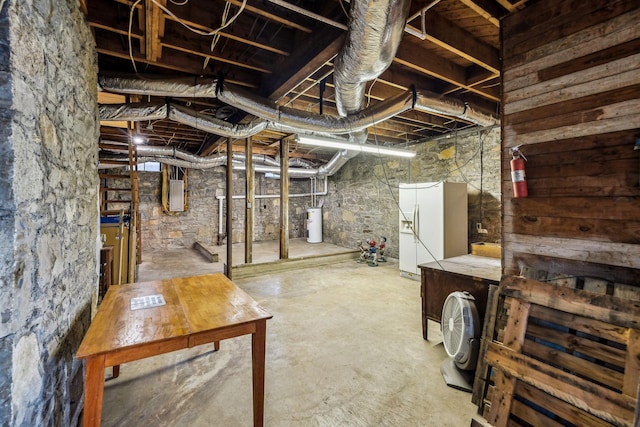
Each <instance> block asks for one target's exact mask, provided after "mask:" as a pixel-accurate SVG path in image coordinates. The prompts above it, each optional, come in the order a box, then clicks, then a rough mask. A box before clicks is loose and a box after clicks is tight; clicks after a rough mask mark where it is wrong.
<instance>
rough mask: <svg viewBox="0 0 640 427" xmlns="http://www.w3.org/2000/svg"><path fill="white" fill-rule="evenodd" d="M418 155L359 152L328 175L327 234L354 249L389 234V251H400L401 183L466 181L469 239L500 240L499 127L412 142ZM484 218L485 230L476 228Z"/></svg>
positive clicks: (393, 255)
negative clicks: (411, 157)
mask: <svg viewBox="0 0 640 427" xmlns="http://www.w3.org/2000/svg"><path fill="white" fill-rule="evenodd" d="M413 149H415V150H416V151H417V155H416V157H415V158H413V159H410V160H407V159H401V158H395V157H382V158H378V157H376V156H373V155H365V154H361V155H359V156H357V157H355V158H353V159H351V160H349V162H347V163H346V164H345V165H344V166H343V167H342V169H340V170H339V171H338V172H337V173H336V174H335V175H334V176H332V177H330V180H329V192H328V195H327V196H326V197H324V209H323V223H324V229H323V234H324V239H325V241H327V242H331V243H334V244H336V245H340V246H345V247H352V248H355V247H356V245H357V244H358V242H361V241H367V240H370V239H374V240H376V241H379V239H380V237H381V236H385V237H386V238H387V247H386V254H387V255H388V256H390V257H397V256H398V232H399V230H398V222H399V221H398V205H397V200H398V188H399V184H400V183H410V182H434V181H451V182H466V183H467V191H468V202H469V208H468V218H469V221H468V222H469V230H468V235H469V242H470V243H471V242H498V241H499V240H500V234H501V205H500V130H499V128H494V129H493V130H491V131H486V130H485V131H471V132H465V133H462V132H461V133H452V134H450V136H449V137H447V138H439V139H436V140H432V141H428V142H425V143H422V144H419V145H416V146H414V147H413ZM477 223H482V228H484V229H486V230H487V233H486V234H484V233H478V231H477V229H476V224H477Z"/></svg>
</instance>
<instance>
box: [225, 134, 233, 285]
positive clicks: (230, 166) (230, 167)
mask: <svg viewBox="0 0 640 427" xmlns="http://www.w3.org/2000/svg"><path fill="white" fill-rule="evenodd" d="M232 146H233V142H232V140H231V138H227V265H226V269H225V274H226V275H227V277H228V278H229V280H233V279H232V277H231V270H232V266H233V245H232V238H231V237H232V235H233V233H232V230H233V221H232V219H233V149H232V148H233V147H232Z"/></svg>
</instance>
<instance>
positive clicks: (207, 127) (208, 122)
mask: <svg viewBox="0 0 640 427" xmlns="http://www.w3.org/2000/svg"><path fill="white" fill-rule="evenodd" d="M169 118H170V119H171V120H174V121H176V122H178V123H182V124H185V125H188V126H191V127H193V128H196V129H200V130H204V131H206V132H209V133H213V134H216V135H221V136H226V137H229V138H246V137H249V136H252V135H256V134H258V133H260V132H261V131H263V130H264V129H265V128H266V127H267V124H268V123H267V122H266V121H264V120H260V119H258V120H253V121H252V122H251V123H247V124H235V125H234V124H233V123H229V122H225V121H224V120H220V119H217V118H215V117H212V116H209V115H204V114H198V112H197V111H195V110H193V109H191V108H187V107H183V106H181V105H176V104H171V108H170V109H169Z"/></svg>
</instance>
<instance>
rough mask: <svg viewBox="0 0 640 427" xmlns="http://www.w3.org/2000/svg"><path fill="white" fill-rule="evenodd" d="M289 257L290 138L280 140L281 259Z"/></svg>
mask: <svg viewBox="0 0 640 427" xmlns="http://www.w3.org/2000/svg"><path fill="white" fill-rule="evenodd" d="M287 258H289V140H288V139H287V138H284V139H282V140H281V141H280V259H287Z"/></svg>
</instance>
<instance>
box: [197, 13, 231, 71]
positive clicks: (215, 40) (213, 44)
mask: <svg viewBox="0 0 640 427" xmlns="http://www.w3.org/2000/svg"><path fill="white" fill-rule="evenodd" d="M230 10H231V3H229V2H227V3H225V5H224V11H223V12H222V19H221V21H220V23H221V24H222V25H225V24H226V23H227V18H228V17H229V11H230ZM219 40H220V33H216V34H214V35H213V39H212V40H211V53H213V50H214V49H215V47H216V45H217V44H218V41H219ZM207 65H209V57H208V56H207V57H206V58H205V59H204V64H203V65H202V69H203V70H204V69H206V68H207Z"/></svg>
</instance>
